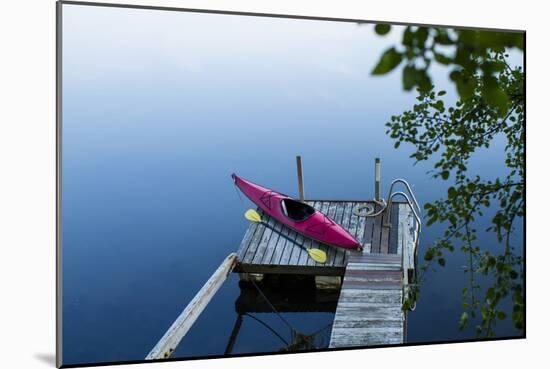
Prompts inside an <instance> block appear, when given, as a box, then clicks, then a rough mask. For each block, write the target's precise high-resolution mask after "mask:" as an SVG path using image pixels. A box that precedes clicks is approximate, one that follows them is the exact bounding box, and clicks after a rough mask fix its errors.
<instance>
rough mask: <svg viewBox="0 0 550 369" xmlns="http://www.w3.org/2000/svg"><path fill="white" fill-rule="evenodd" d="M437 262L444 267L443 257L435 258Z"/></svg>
mask: <svg viewBox="0 0 550 369" xmlns="http://www.w3.org/2000/svg"><path fill="white" fill-rule="evenodd" d="M437 262H438V263H439V265H441V266H442V267H444V266H445V259H443V258H439V259H437Z"/></svg>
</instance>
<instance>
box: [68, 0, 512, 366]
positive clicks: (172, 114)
mask: <svg viewBox="0 0 550 369" xmlns="http://www.w3.org/2000/svg"><path fill="white" fill-rule="evenodd" d="M63 8H64V42H63V78H64V80H63V137H62V145H63V181H62V185H63V190H62V191H63V192H62V196H63V204H62V215H63V218H62V226H63V233H62V236H63V246H62V253H63V265H62V267H63V326H64V328H63V340H64V341H63V342H64V343H63V344H64V346H63V350H64V357H63V362H64V364H75V363H92V362H104V361H119V360H141V359H143V358H144V357H145V356H146V355H147V353H148V352H149V351H150V349H151V348H152V347H153V346H154V344H155V343H156V342H157V340H158V339H159V338H160V337H161V336H162V334H163V333H164V332H165V330H166V329H167V328H168V327H169V326H170V324H171V323H172V321H173V320H174V319H175V318H176V317H177V315H178V314H179V313H180V312H181V310H182V309H183V308H184V307H185V306H186V304H187V303H188V302H189V301H190V300H191V299H192V297H193V296H194V294H195V293H196V292H197V291H198V290H199V289H200V288H201V286H202V285H203V283H204V282H205V281H206V280H207V279H208V278H209V277H210V275H211V273H212V272H213V271H214V270H215V269H216V268H217V266H218V265H219V264H220V262H221V261H222V260H223V259H224V258H225V257H226V256H227V255H228V254H229V253H231V252H234V251H235V250H236V249H237V247H238V245H239V243H240V240H241V239H242V237H243V235H244V232H245V230H246V228H247V226H248V224H247V221H246V220H245V219H244V218H243V216H242V214H243V205H242V204H241V202H240V200H239V198H238V197H237V194H236V193H235V189H234V187H233V184H232V182H231V179H230V174H231V173H233V172H236V173H238V174H239V175H241V176H243V177H244V178H247V179H250V180H253V181H254V182H257V183H260V184H263V185H265V186H267V187H270V188H273V189H276V190H278V191H280V192H283V193H287V194H290V195H296V194H297V184H296V168H295V155H298V154H299V155H302V157H303V162H304V175H305V188H306V196H307V197H310V198H318V199H321V198H342V199H345V198H349V199H358V198H364V199H368V198H372V197H373V161H374V158H375V157H380V158H381V160H382V189H383V190H384V193H385V191H387V189H388V185H389V183H390V182H391V180H392V179H394V178H398V177H402V178H405V179H407V180H408V181H409V182H410V183H411V184H412V185H413V190H414V192H415V194H416V196H417V198H418V200H419V202H420V203H421V206H422V205H423V204H424V203H426V202H430V201H434V200H436V199H438V198H439V197H441V196H444V195H445V194H446V190H447V187H448V186H449V185H450V184H449V183H445V182H442V181H440V180H433V179H432V178H430V176H429V175H427V174H426V172H427V171H428V170H429V169H430V168H431V166H432V165H433V163H432V162H428V163H423V164H421V165H416V166H414V165H413V160H412V159H409V158H408V155H409V154H410V152H411V151H412V148H410V147H407V146H406V145H403V146H402V147H401V148H400V149H398V150H395V149H394V148H393V141H392V140H391V139H390V138H389V137H388V136H387V135H386V134H385V130H386V129H385V127H384V123H385V122H386V121H387V120H388V119H389V117H390V116H391V115H393V114H399V113H400V112H402V111H403V110H405V109H408V108H410V107H411V106H412V104H413V103H414V101H415V95H414V94H413V93H405V92H403V90H402V88H401V77H400V74H399V73H392V74H390V75H388V76H385V77H378V78H375V77H372V76H370V75H369V72H370V70H372V68H373V66H374V65H375V63H376V62H377V60H378V58H379V56H380V55H381V53H382V52H383V51H384V50H385V49H386V48H387V47H389V46H390V45H393V44H394V43H395V42H396V41H397V40H399V35H400V34H401V32H402V28H401V27H394V29H393V30H392V32H391V33H390V35H389V36H388V37H386V38H382V37H378V36H376V35H375V34H374V31H373V28H372V26H359V25H356V24H352V23H337V22H321V21H304V20H290V19H270V18H254V17H238V16H227V15H212V14H192V13H178V12H160V11H150V10H130V9H111V8H94V7H88V6H85V7H82V6H76V5H64V6H63ZM518 60H521V59H518ZM446 75H447V71H446V70H443V69H435V70H434V76H435V78H434V79H435V81H436V83H437V86H438V87H439V88H442V89H448V90H449V93H448V94H447V95H446V98H447V99H448V100H449V101H452V100H453V99H456V94H454V91H452V87H451V85H450V84H449V82H448V81H447V78H446ZM503 148H504V144H503V141H502V142H498V140H497V141H496V142H495V143H494V144H493V145H492V146H491V147H490V148H489V149H487V150H483V151H482V152H480V153H479V155H476V157H475V158H474V160H473V161H472V164H471V165H470V170H471V172H472V173H480V174H483V176H487V177H495V176H498V175H502V174H503V172H502V168H501V167H500V166H499V165H495V163H501V162H503V160H502V158H503ZM482 223H483V221H481V223H480V224H479V226H480V228H482V227H483V226H484V224H482ZM443 230H444V227H443V226H441V225H434V226H432V227H429V228H424V229H423V230H422V235H421V242H420V246H421V248H420V253H421V254H422V251H423V250H424V249H425V247H426V246H427V245H429V244H430V243H431V242H433V241H434V240H435V239H436V238H437V237H438V235H440V234H441V232H442V231H443ZM480 238H481V239H480V243H481V244H484V245H495V246H494V247H501V246H499V245H496V242H495V240H494V235H485V234H482V235H480ZM522 240H523V230H522V229H521V226H520V227H519V229H518V230H517V232H516V233H515V234H514V236H513V241H514V244H515V245H516V247H517V248H518V249H521V248H522V247H523V244H522V242H523V241H522ZM489 247H491V246H489ZM465 264H466V262H465V260H464V257H463V255H462V254H461V253H460V252H459V253H456V254H454V255H452V256H451V257H450V258H449V260H448V263H447V267H446V268H444V269H441V268H439V269H438V270H437V272H436V273H435V274H433V273H431V274H430V275H428V276H427V280H426V283H425V285H424V286H423V289H422V296H421V300H420V301H419V303H418V307H417V309H416V311H414V312H413V313H411V314H409V322H408V342H431V341H442V340H456V339H463V338H471V337H473V332H472V330H466V331H459V330H458V319H459V317H460V314H461V307H460V302H461V290H462V288H463V287H464V286H465V283H466V276H465V275H464V273H463V271H462V268H461V267H462V265H465ZM239 294H240V288H239V285H238V277H237V276H236V275H231V276H230V278H229V279H228V281H226V283H225V284H224V285H223V286H222V288H221V289H220V291H219V292H218V293H217V295H216V296H215V297H214V299H213V300H212V302H211V303H210V304H209V305H208V307H207V308H206V310H205V311H204V313H203V314H202V315H201V316H200V318H199V319H198V321H197V322H196V324H195V325H194V326H193V328H192V329H191V330H190V332H189V334H188V335H187V336H186V337H185V338H184V340H183V341H182V342H181V344H180V346H179V347H178V349H177V350H176V352H175V354H174V357H193V356H206V355H221V354H223V353H224V350H225V348H226V345H227V342H228V340H229V337H230V335H231V330H232V328H233V325H234V323H235V319H236V317H237V314H236V312H235V301H236V300H237V298H238V297H239ZM283 316H284V318H285V319H287V320H288V321H289V322H290V323H291V324H292V325H293V326H294V327H295V328H296V329H298V330H299V331H300V332H303V333H311V332H314V331H316V330H318V329H321V328H323V327H325V326H326V325H327V324H330V323H331V322H332V319H333V317H334V313H333V312H321V313H285V314H283ZM256 317H257V318H260V319H261V320H262V321H264V322H265V323H267V324H268V325H269V326H270V327H272V329H274V330H275V331H277V332H278V333H279V334H280V335H281V336H283V337H284V338H286V339H288V338H289V334H288V329H287V328H286V326H285V325H284V324H283V323H282V322H281V320H280V319H279V317H277V316H276V315H274V314H270V313H263V314H257V315H256ZM328 333H330V330H328ZM328 333H325V335H328ZM519 334H520V332H519V331H517V330H515V329H514V328H513V327H512V326H511V323H510V322H507V321H505V322H503V323H501V324H500V325H499V326H498V327H497V335H498V336H513V335H519ZM283 346H284V345H283V343H282V342H281V340H280V339H279V338H278V337H277V336H276V335H274V334H273V333H272V332H270V331H269V330H268V329H267V328H265V327H264V326H263V325H262V324H261V323H259V322H257V321H255V320H254V319H253V318H250V317H247V316H245V317H244V320H243V324H242V327H241V330H240V333H239V335H238V338H237V340H236V343H235V346H234V349H233V352H234V353H254V352H271V351H278V350H280V349H281V348H282V347H283Z"/></svg>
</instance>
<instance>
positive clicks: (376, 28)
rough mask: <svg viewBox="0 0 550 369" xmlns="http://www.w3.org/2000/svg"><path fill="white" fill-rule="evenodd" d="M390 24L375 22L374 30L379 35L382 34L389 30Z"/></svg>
mask: <svg viewBox="0 0 550 369" xmlns="http://www.w3.org/2000/svg"><path fill="white" fill-rule="evenodd" d="M390 30H391V26H390V25H389V24H377V25H376V26H374V31H375V32H376V33H378V34H379V35H381V36H383V35H385V34H387V33H388V32H390Z"/></svg>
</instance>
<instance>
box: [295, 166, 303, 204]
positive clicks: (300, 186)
mask: <svg viewBox="0 0 550 369" xmlns="http://www.w3.org/2000/svg"><path fill="white" fill-rule="evenodd" d="M296 170H297V172H298V193H299V196H300V201H304V199H305V195H304V175H303V173H302V157H301V156H300V155H297V156H296Z"/></svg>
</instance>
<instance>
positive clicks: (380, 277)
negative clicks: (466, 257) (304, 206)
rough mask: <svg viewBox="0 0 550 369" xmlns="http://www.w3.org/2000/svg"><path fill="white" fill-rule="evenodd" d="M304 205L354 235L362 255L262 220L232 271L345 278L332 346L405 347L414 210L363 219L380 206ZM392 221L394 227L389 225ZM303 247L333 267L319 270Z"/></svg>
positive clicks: (397, 206) (397, 208)
mask: <svg viewBox="0 0 550 369" xmlns="http://www.w3.org/2000/svg"><path fill="white" fill-rule="evenodd" d="M306 202H307V203H308V204H310V205H312V206H313V207H315V208H316V209H317V210H320V211H322V212H323V213H325V214H327V215H328V216H329V217H331V218H332V219H333V220H335V221H336V222H338V223H339V224H341V225H342V226H343V227H344V228H346V229H347V230H348V231H349V232H350V233H351V234H352V235H354V236H355V237H356V239H357V240H359V241H360V242H361V243H362V244H363V247H364V249H363V252H355V251H346V250H343V249H338V248H334V247H329V246H326V245H323V244H319V243H318V242H316V241H312V240H311V239H308V238H307V237H304V236H302V235H300V234H298V233H296V232H294V231H292V230H291V229H289V228H287V227H285V226H283V225H282V224H281V223H279V222H277V221H275V220H274V219H272V218H270V217H269V216H267V215H265V214H262V219H263V222H262V223H252V224H250V226H249V228H248V230H247V232H246V234H245V236H244V238H243V240H242V242H241V245H240V247H239V249H238V251H237V255H238V262H237V265H236V267H235V269H234V272H240V273H256V274H269V273H274V274H306V275H315V276H316V277H317V276H337V277H341V278H342V277H343V281H342V284H341V290H340V296H339V299H338V303H337V308H336V314H335V318H334V324H333V328H332V333H331V340H330V345H329V347H351V346H372V345H387V344H399V343H402V342H404V340H405V339H406V312H404V311H403V310H402V309H401V307H402V304H403V293H404V291H406V289H407V283H408V275H409V274H410V270H411V269H412V268H413V267H414V263H413V258H412V253H413V247H414V246H413V243H414V218H413V214H412V211H411V209H410V207H409V205H408V204H406V203H403V202H394V203H393V204H392V205H391V211H390V213H389V214H388V213H387V212H384V213H382V214H380V215H379V216H377V217H359V216H356V215H355V214H354V212H353V210H354V209H355V208H356V207H357V206H358V205H364V204H371V205H376V204H375V203H373V202H367V201H323V200H320V201H315V200H307V201H306ZM376 210H378V207H377V208H376ZM260 213H261V212H260ZM387 216H389V218H390V219H389V224H390V225H391V226H390V227H385V226H384V223H386V219H385V217H387ZM300 246H303V247H306V248H309V247H314V248H319V249H321V250H323V251H325V252H326V253H327V262H326V263H325V264H318V263H316V262H315V261H313V260H312V259H311V258H310V257H309V256H308V254H307V253H306V252H305V251H304V249H303V247H300ZM338 287H340V286H339V285H338Z"/></svg>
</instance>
